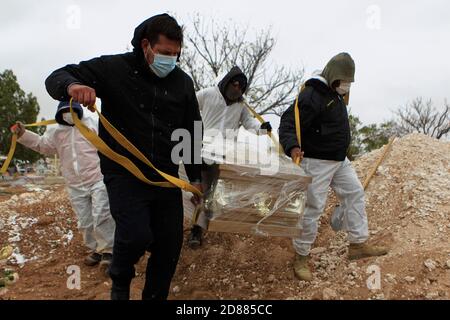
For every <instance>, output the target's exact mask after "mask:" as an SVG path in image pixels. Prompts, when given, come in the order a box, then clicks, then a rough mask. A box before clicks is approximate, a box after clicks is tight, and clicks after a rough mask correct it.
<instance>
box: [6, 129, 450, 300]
mask: <svg viewBox="0 0 450 320" xmlns="http://www.w3.org/2000/svg"><path fill="white" fill-rule="evenodd" d="M381 152H382V150H378V151H375V152H372V153H370V154H368V155H366V156H364V157H362V158H361V159H359V160H358V161H356V162H355V163H354V165H355V168H356V169H357V172H358V174H359V176H360V178H361V179H362V180H363V179H364V177H365V175H366V174H367V172H368V171H369V169H370V168H371V166H373V165H374V163H375V162H376V160H377V158H378V157H379V156H380V154H381ZM449 185H450V143H448V142H440V141H437V140H434V139H431V138H428V137H425V136H423V135H418V134H413V135H410V136H407V137H404V138H402V139H400V140H397V141H396V142H395V144H394V146H393V150H392V151H391V153H390V154H389V155H388V157H387V158H386V160H385V161H384V163H383V164H382V166H381V167H380V168H379V170H378V172H377V174H376V175H375V177H374V178H373V180H372V182H371V184H370V186H369V188H368V189H367V200H366V202H367V214H368V217H369V224H370V233H371V241H372V242H374V243H381V244H385V245H387V246H389V247H390V248H391V251H390V253H389V254H388V255H387V256H384V257H379V258H371V259H364V260H360V261H357V262H349V261H348V260H347V258H346V253H347V242H346V236H345V234H344V233H334V232H333V231H332V230H331V228H330V226H329V222H328V221H329V216H330V214H331V212H332V210H333V208H334V206H335V204H336V200H335V198H334V195H333V193H332V192H331V191H330V198H329V203H328V206H327V210H326V213H325V214H324V215H323V217H322V220H321V227H320V234H319V237H318V240H317V243H316V247H315V248H314V250H313V253H312V266H313V268H314V271H315V272H314V280H313V281H312V282H311V283H305V282H300V281H298V280H296V279H295V278H294V276H293V272H292V259H293V256H294V252H293V249H292V246H291V243H290V241H289V240H288V239H282V238H259V237H256V236H243V235H232V234H216V233H209V234H207V235H206V239H205V240H206V243H205V246H204V248H203V249H202V250H197V251H192V250H190V249H188V248H187V247H184V248H183V252H182V257H181V259H180V263H179V266H178V269H177V273H176V275H175V278H174V281H173V285H172V288H171V296H170V298H171V299H333V300H338V299H450V187H449ZM185 234H186V236H187V234H188V224H187V223H186V232H185ZM8 244H9V245H11V246H12V248H13V250H14V252H13V254H12V256H11V257H10V258H9V259H8V260H7V261H4V264H5V266H4V267H6V268H8V269H12V270H13V271H14V272H17V273H18V275H19V279H18V281H17V282H16V283H15V284H12V285H10V286H8V287H7V290H5V289H3V290H2V289H0V290H1V291H0V299H108V298H109V289H110V286H111V283H110V281H109V280H108V279H107V278H106V277H105V276H103V275H102V274H101V272H100V271H99V270H98V269H97V268H87V267H84V266H83V265H82V260H83V258H84V256H85V255H86V251H85V249H84V248H83V246H82V242H81V238H80V235H79V234H78V232H77V230H76V219H75V217H74V214H73V212H72V209H71V207H70V203H69V201H68V198H67V194H66V192H65V191H64V188H63V186H61V185H48V184H45V183H44V184H39V183H36V181H30V182H26V183H22V184H14V183H11V182H3V183H1V184H0V248H1V247H3V246H5V245H8ZM143 261H144V260H143ZM0 264H1V262H0ZM73 265H78V266H80V268H81V290H76V289H75V290H69V289H68V288H67V280H68V277H69V276H70V275H69V274H68V273H67V270H68V267H70V266H73ZM144 267H145V264H144V263H143V262H142V263H140V264H139V265H138V268H137V277H136V279H135V281H134V282H133V294H132V295H133V298H134V299H139V295H140V290H141V289H142V286H143V281H144V278H143V277H144V275H143V273H144V270H145V269H144ZM377 272H379V273H377ZM378 274H379V275H380V277H379V280H380V283H377V279H378V278H377V275H378ZM368 284H369V285H368ZM368 287H370V288H371V289H372V290H371V289H369V288H368Z"/></svg>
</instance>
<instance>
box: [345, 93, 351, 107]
mask: <svg viewBox="0 0 450 320" xmlns="http://www.w3.org/2000/svg"><path fill="white" fill-rule="evenodd" d="M344 102H345V105H346V106H348V105H349V104H350V91H349V92H348V93H347V94H346V95H345V97H344Z"/></svg>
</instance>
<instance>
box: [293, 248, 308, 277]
mask: <svg viewBox="0 0 450 320" xmlns="http://www.w3.org/2000/svg"><path fill="white" fill-rule="evenodd" d="M308 262H309V256H301V255H299V254H296V255H295V260H294V274H295V276H296V277H297V279H298V280H301V281H311V280H312V273H311V270H310V269H309V266H308Z"/></svg>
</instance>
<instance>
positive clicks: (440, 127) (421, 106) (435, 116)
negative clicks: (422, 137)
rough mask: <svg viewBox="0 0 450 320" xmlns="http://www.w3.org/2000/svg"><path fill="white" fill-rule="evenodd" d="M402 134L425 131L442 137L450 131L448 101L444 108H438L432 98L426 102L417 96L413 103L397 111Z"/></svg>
mask: <svg viewBox="0 0 450 320" xmlns="http://www.w3.org/2000/svg"><path fill="white" fill-rule="evenodd" d="M395 114H396V115H397V118H398V119H397V121H396V123H397V126H398V131H399V133H400V134H402V135H404V134H409V133H413V132H418V133H423V134H426V135H429V136H431V137H433V138H436V139H441V138H442V137H444V136H446V135H447V134H448V133H449V132H450V106H449V104H448V103H447V101H446V102H445V103H444V108H443V109H442V110H438V109H436V108H435V107H434V106H433V102H432V101H431V99H430V100H428V101H426V102H424V101H423V99H422V98H416V99H415V100H413V101H412V102H411V103H409V104H407V105H406V106H404V107H401V108H399V109H397V110H396V111H395Z"/></svg>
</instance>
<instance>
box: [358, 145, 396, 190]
mask: <svg viewBox="0 0 450 320" xmlns="http://www.w3.org/2000/svg"><path fill="white" fill-rule="evenodd" d="M394 142H395V137H392V138H390V139H389V143H388V144H387V145H386V147H385V149H384V151H383V153H382V154H381V156H380V158H379V159H378V161H377V162H376V163H375V165H374V166H373V168H372V169H371V170H370V171H369V174H368V175H367V178H366V180H365V181H364V183H363V187H364V190H366V189H367V187H368V186H369V183H370V181H371V180H372V178H373V176H374V175H375V173H376V172H377V170H378V168H379V167H380V165H381V164H382V163H383V161H384V159H385V158H386V156H387V154H388V153H389V152H390V150H391V149H392V146H393V145H394Z"/></svg>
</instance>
